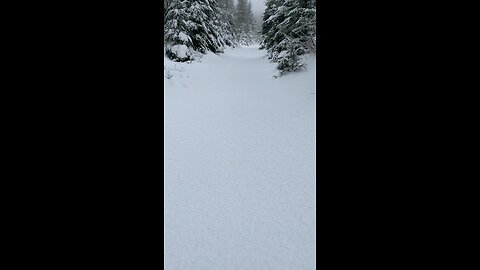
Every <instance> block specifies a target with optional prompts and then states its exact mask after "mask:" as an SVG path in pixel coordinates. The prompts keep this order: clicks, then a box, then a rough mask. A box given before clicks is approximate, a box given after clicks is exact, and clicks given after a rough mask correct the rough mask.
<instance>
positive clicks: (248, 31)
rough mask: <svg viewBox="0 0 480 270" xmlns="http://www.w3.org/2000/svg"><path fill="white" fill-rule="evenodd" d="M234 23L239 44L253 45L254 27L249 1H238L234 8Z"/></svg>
mask: <svg viewBox="0 0 480 270" xmlns="http://www.w3.org/2000/svg"><path fill="white" fill-rule="evenodd" d="M235 22H236V26H237V33H238V35H239V41H240V43H242V44H243V45H251V44H252V43H253V29H254V27H255V26H254V18H253V12H252V4H251V3H250V1H247V0H238V3H237V6H236V8H235Z"/></svg>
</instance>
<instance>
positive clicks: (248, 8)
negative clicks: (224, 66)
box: [164, 0, 258, 61]
mask: <svg viewBox="0 0 480 270" xmlns="http://www.w3.org/2000/svg"><path fill="white" fill-rule="evenodd" d="M255 25H256V24H255V19H254V17H253V12H252V5H251V3H250V1H247V0H238V3H237V5H235V4H234V0H164V41H165V53H166V55H167V56H168V57H169V58H170V59H172V60H174V61H188V60H191V59H193V57H194V53H195V52H200V53H206V52H207V51H211V52H214V53H220V52H223V50H224V48H225V46H231V47H235V46H237V45H238V44H242V45H250V44H252V43H253V42H254V40H255V35H256V32H258V31H257V30H256V27H255Z"/></svg>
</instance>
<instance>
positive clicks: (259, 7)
mask: <svg viewBox="0 0 480 270" xmlns="http://www.w3.org/2000/svg"><path fill="white" fill-rule="evenodd" d="M250 2H252V10H253V14H259V13H262V14H263V11H264V10H265V0H250ZM236 3H237V0H235V4H236Z"/></svg>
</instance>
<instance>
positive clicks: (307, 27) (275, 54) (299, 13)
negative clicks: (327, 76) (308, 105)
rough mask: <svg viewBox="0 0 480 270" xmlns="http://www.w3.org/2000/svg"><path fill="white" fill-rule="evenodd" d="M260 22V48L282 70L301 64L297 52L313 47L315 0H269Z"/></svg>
mask: <svg viewBox="0 0 480 270" xmlns="http://www.w3.org/2000/svg"><path fill="white" fill-rule="evenodd" d="M266 5H267V8H266V10H265V13H264V16H263V24H262V36H263V42H262V48H266V49H267V52H268V56H269V58H270V59H272V61H274V62H278V63H279V66H278V68H279V69H280V70H281V71H282V74H284V73H285V72H290V71H295V70H298V69H301V68H303V67H304V65H303V64H302V63H301V61H300V60H301V59H300V57H299V56H301V55H303V54H307V53H312V52H315V51H316V49H315V47H316V28H315V20H316V3H315V0H268V1H267V3H266Z"/></svg>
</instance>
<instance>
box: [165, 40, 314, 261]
mask: <svg viewBox="0 0 480 270" xmlns="http://www.w3.org/2000/svg"><path fill="white" fill-rule="evenodd" d="M263 54H264V52H263V51H260V50H258V47H240V48H236V49H228V50H227V51H226V52H225V54H222V55H214V54H209V55H206V56H205V57H203V58H202V59H201V63H193V64H179V63H175V64H174V63H172V62H168V63H166V65H168V66H169V67H173V65H175V69H176V70H181V71H174V72H173V77H172V78H171V79H169V80H167V79H165V80H164V81H165V82H164V84H165V94H164V103H165V104H164V105H165V119H164V120H165V124H164V147H165V152H164V165H165V174H164V188H165V194H164V195H165V201H164V220H165V221H164V225H165V229H164V247H165V253H164V259H165V263H164V267H165V269H167V270H174V269H180V270H214V269H222V270H228V269H245V270H257V269H258V270H267V269H275V270H281V269H288V270H301V269H315V265H316V264H315V252H316V231H315V224H316V208H315V205H316V191H315V190H316V183H315V132H316V128H315V98H316V97H315V59H314V58H312V59H310V60H309V64H310V65H309V70H308V71H305V72H300V73H298V74H289V75H287V76H285V77H282V78H279V79H274V78H273V77H272V75H273V73H274V71H275V66H276V65H275V64H272V63H269V62H268V60H266V59H264V58H263Z"/></svg>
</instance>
